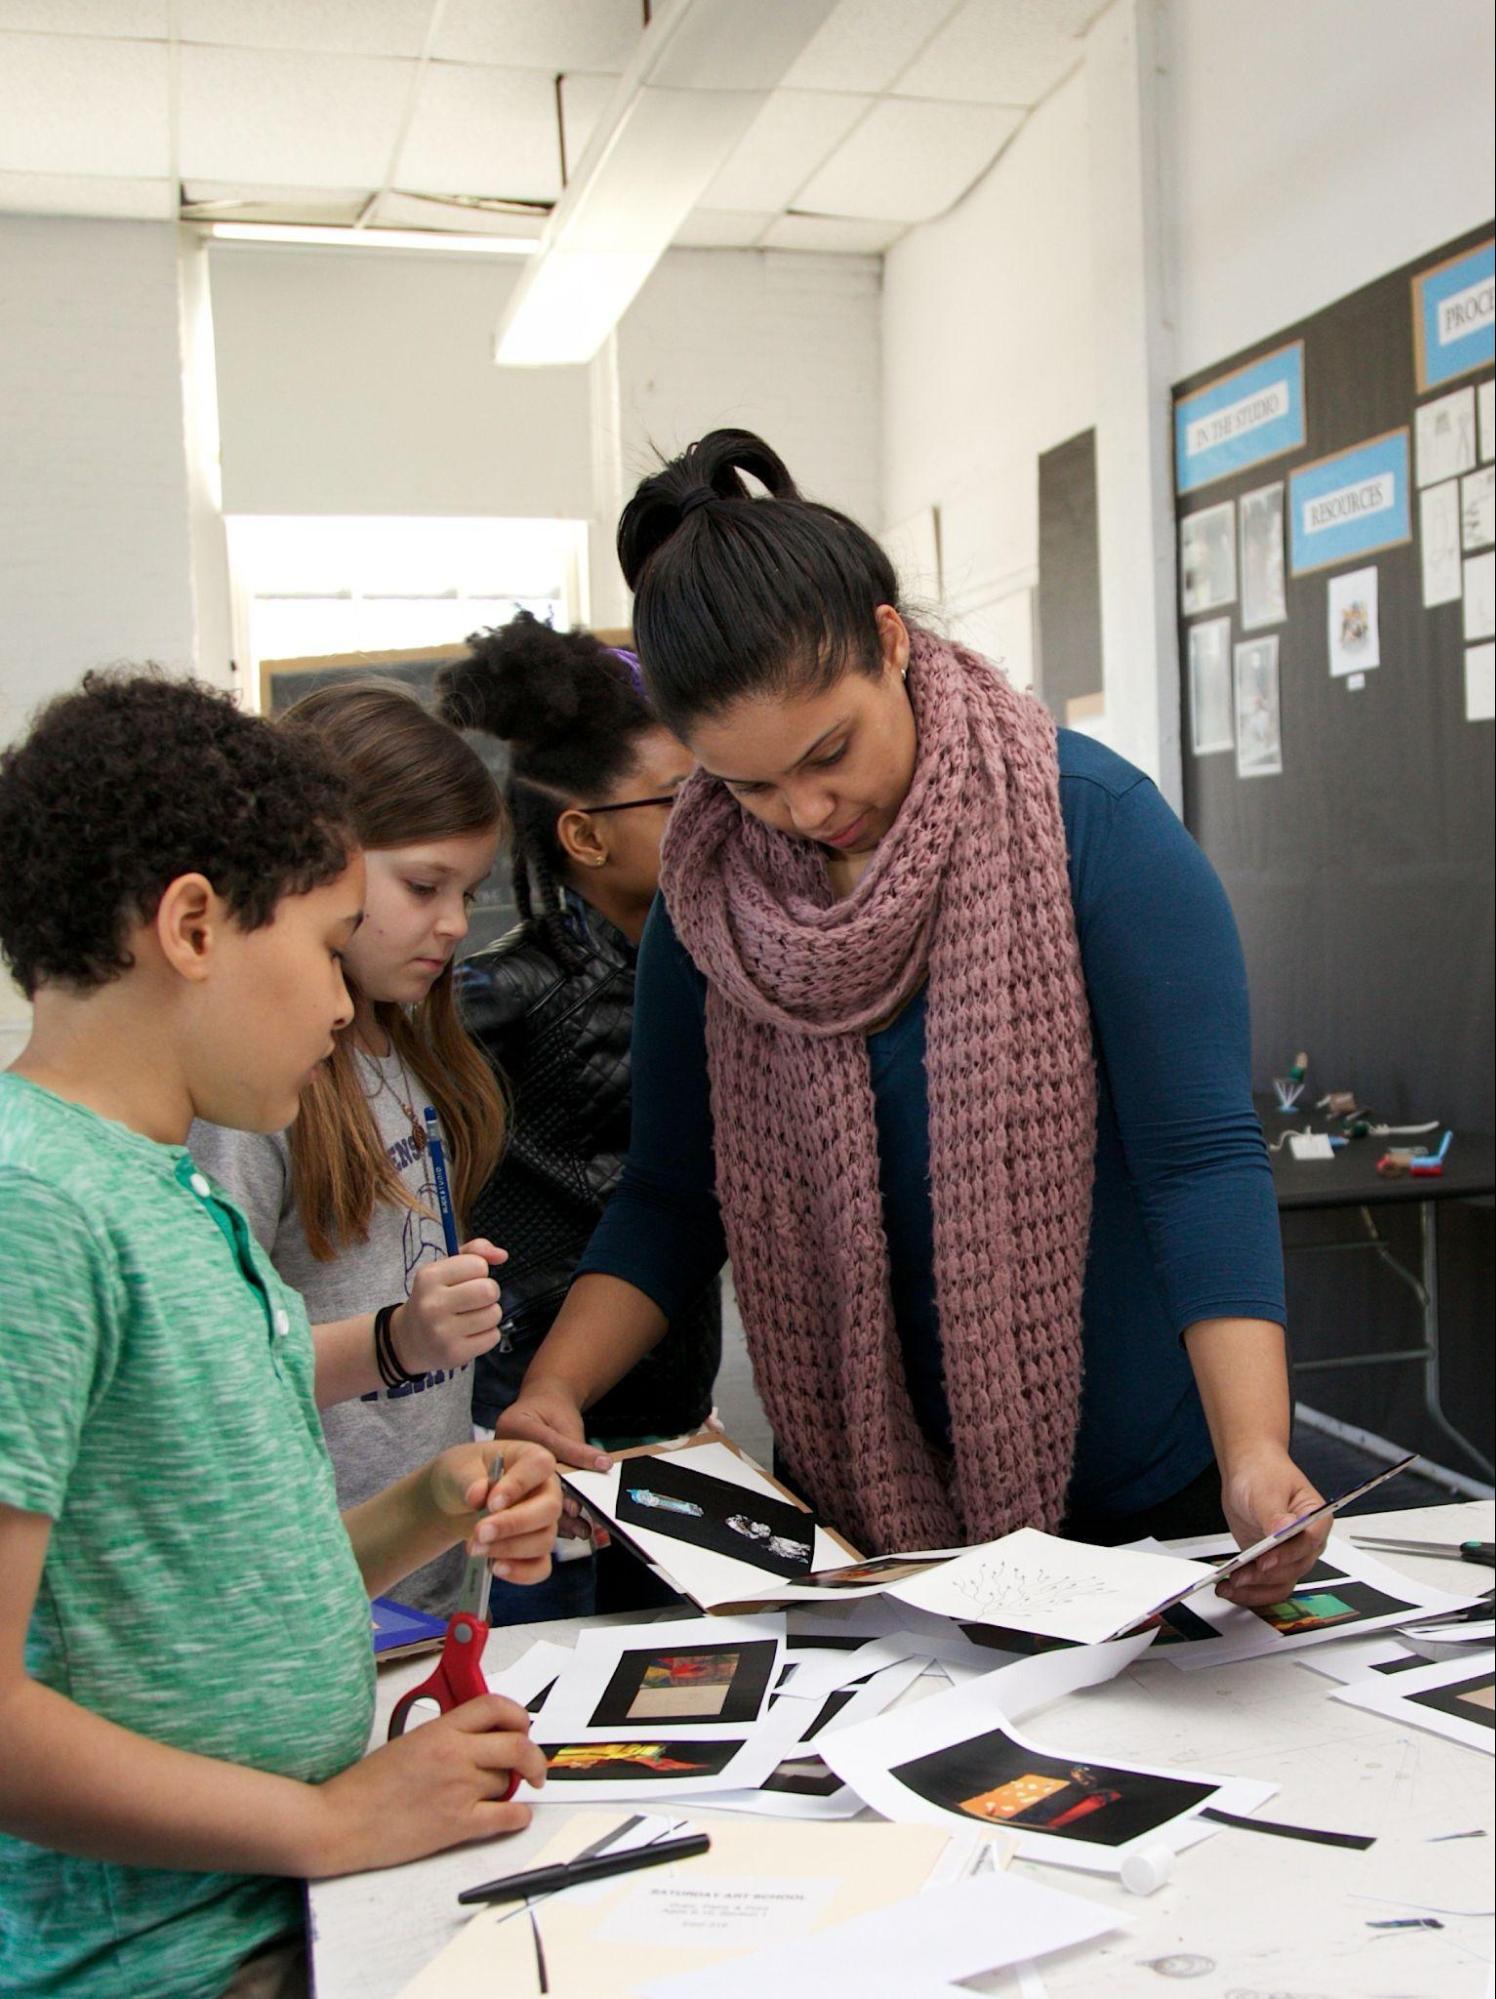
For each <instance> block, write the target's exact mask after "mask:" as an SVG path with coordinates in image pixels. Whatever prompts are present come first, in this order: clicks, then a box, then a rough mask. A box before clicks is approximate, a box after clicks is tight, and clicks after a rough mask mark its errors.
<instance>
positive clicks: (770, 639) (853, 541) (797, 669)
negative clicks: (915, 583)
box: [618, 430, 899, 734]
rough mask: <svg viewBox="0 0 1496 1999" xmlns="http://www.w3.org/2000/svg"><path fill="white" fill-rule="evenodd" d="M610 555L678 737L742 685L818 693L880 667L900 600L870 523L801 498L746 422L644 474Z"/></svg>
mask: <svg viewBox="0 0 1496 1999" xmlns="http://www.w3.org/2000/svg"><path fill="white" fill-rule="evenodd" d="M750 478H751V479H754V480H756V481H757V482H758V484H759V485H760V486H762V487H763V489H764V491H763V494H762V495H761V496H755V495H754V494H752V492H751V491H750V489H749V487H748V485H747V483H746V480H747V479H750ZM618 560H619V562H620V563H621V564H622V567H623V573H624V576H625V578H626V579H627V581H628V584H629V587H630V588H631V589H632V590H633V591H634V593H635V597H634V631H635V634H636V637H637V640H638V645H639V656H640V659H641V660H642V661H643V665H644V675H645V681H646V684H647V686H648V689H649V695H650V699H651V700H652V701H653V703H654V705H655V708H656V709H657V710H658V712H659V714H660V717H661V719H662V720H663V721H664V722H665V723H666V724H667V725H668V726H669V727H670V728H672V729H674V730H676V731H677V733H680V734H684V733H685V732H687V731H688V730H689V728H690V726H691V723H692V722H693V721H695V720H696V719H697V718H699V717H701V716H706V715H713V714H718V713H720V712H721V710H722V709H724V708H726V707H728V706H730V705H731V703H732V702H734V701H737V700H739V699H741V698H742V697H743V696H745V695H752V694H764V693H770V694H783V693H788V692H790V691H796V692H801V691H806V690H819V689H821V688H823V687H829V686H830V685H831V684H832V683H833V682H834V681H835V680H836V679H838V678H839V676H840V675H841V674H843V673H845V672H846V671H847V669H848V668H849V667H855V668H857V669H858V670H859V671H860V672H863V673H868V674H875V673H876V672H877V671H878V666H879V660H880V657H881V654H880V648H879V643H878V625H877V618H876V615H875V614H876V612H877V608H878V606H879V605H880V604H892V605H894V606H895V608H897V605H898V601H899V596H898V579H897V577H896V576H895V575H894V569H893V564H892V563H891V562H890V561H889V559H888V557H887V556H886V555H885V554H884V552H883V550H882V549H881V548H880V547H879V545H878V543H877V542H876V541H874V539H873V537H872V536H871V535H870V534H869V533H868V532H867V530H866V529H865V528H861V527H859V526H858V525H857V523H856V521H854V520H851V519H849V517H848V516H847V515H846V514H841V513H838V512H837V511H836V509H835V508H834V507H824V506H821V505H820V504H819V503H818V502H817V501H815V500H807V499H805V498H804V497H803V496H802V495H801V493H800V491H799V488H798V487H797V486H796V485H795V482H794V480H793V479H792V478H791V477H790V475H789V472H788V471H787V469H786V468H785V465H784V461H783V460H782V459H781V458H780V457H779V456H778V454H777V453H776V452H774V451H772V450H771V449H770V447H769V446H768V445H767V444H765V443H764V441H763V439H762V438H761V437H755V436H754V435H753V433H752V432H751V431H746V430H714V431H711V432H709V433H708V435H707V436H705V437H703V438H702V439H701V440H700V442H699V443H696V444H693V445H690V446H689V447H688V448H687V449H686V450H685V451H683V452H682V453H681V455H680V457H679V458H672V459H671V460H670V462H669V464H668V465H666V466H664V468H663V469H662V470H661V471H659V472H654V473H651V474H650V476H649V477H648V478H647V479H645V480H643V481H641V483H640V485H639V488H638V490H637V492H636V493H635V494H634V497H633V498H632V499H631V500H630V501H629V503H628V505H627V506H626V507H625V508H624V510H623V515H622V518H621V519H620V521H619V523H618Z"/></svg>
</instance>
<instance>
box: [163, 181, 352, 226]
mask: <svg viewBox="0 0 1496 1999" xmlns="http://www.w3.org/2000/svg"><path fill="white" fill-rule="evenodd" d="M373 192H374V190H373V188H371V187H285V186H282V185H281V184H280V183H279V182H278V181H270V182H248V181H215V180H189V181H184V182H183V184H182V197H183V205H184V208H188V209H192V210H193V211H195V213H194V220H196V221H201V222H211V221H213V220H214V219H215V218H216V219H217V220H219V221H222V222H311V223H317V224H321V223H332V224H336V223H343V222H353V221H355V220H356V219H357V218H358V216H359V215H360V214H362V212H363V210H364V208H365V207H366V206H367V204H368V201H369V197H370V196H371V195H372V194H373Z"/></svg>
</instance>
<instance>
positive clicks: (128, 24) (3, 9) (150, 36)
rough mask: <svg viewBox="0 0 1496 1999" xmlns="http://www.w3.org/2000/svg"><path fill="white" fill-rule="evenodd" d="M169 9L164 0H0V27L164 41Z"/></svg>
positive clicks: (39, 32)
mask: <svg viewBox="0 0 1496 1999" xmlns="http://www.w3.org/2000/svg"><path fill="white" fill-rule="evenodd" d="M170 12H171V10H170V7H169V5H168V0H0V29H5V28H23V29H26V30H27V31H28V32H30V33H32V34H44V35H106V36H107V35H122V36H126V37H129V38H132V39H137V40H145V41H165V39H166V37H167V35H168V33H169V32H170V26H171V19H170Z"/></svg>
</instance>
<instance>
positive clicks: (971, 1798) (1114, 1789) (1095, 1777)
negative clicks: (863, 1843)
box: [892, 1728, 1216, 1847]
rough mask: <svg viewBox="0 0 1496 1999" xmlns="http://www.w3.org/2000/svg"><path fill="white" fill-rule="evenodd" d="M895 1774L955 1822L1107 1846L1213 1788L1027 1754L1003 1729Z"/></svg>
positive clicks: (1149, 1828) (1175, 1813) (1184, 1808)
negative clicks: (962, 1820) (974, 1822)
mask: <svg viewBox="0 0 1496 1999" xmlns="http://www.w3.org/2000/svg"><path fill="white" fill-rule="evenodd" d="M892 1774H893V1775H894V1776H895V1777H897V1778H898V1779H899V1781H900V1783H902V1784H907V1785H908V1787H909V1789H910V1790H911V1791H914V1792H915V1793H916V1794H917V1795H918V1796H919V1797H921V1798H924V1799H926V1800H927V1801H928V1802H929V1803H930V1804H932V1805H938V1806H940V1807H941V1809H942V1810H944V1811H948V1812H952V1813H955V1814H956V1815H958V1816H960V1817H965V1818H972V1819H980V1820H981V1821H982V1822H983V1824H985V1825H1002V1826H1008V1827H1010V1828H1011V1829H1012V1830H1013V1831H1014V1832H1039V1833H1043V1834H1044V1835H1045V1837H1046V1838H1051V1839H1072V1840H1076V1841H1079V1842H1081V1843H1083V1844H1086V1845H1090V1846H1107V1847H1117V1846H1126V1845H1127V1843H1128V1842H1129V1841H1130V1840H1134V1839H1137V1838H1139V1837H1140V1836H1141V1835H1142V1834H1144V1833H1150V1832H1156V1831H1157V1830H1158V1828H1159V1827H1160V1826H1164V1825H1167V1824H1169V1822H1170V1821H1171V1820H1172V1819H1176V1818H1178V1817H1179V1816H1180V1814H1181V1813H1183V1812H1188V1811H1192V1810H1193V1809H1194V1808H1195V1806H1196V1805H1200V1804H1203V1803H1204V1802H1205V1800H1206V1799H1207V1798H1210V1797H1212V1796H1213V1795H1214V1793H1215V1788H1216V1787H1215V1786H1214V1785H1213V1784H1199V1783H1191V1782H1190V1781H1188V1780H1187V1779H1185V1778H1182V1777H1155V1776H1151V1775H1149V1774H1147V1773H1145V1772H1143V1771H1139V1770H1123V1769H1117V1768H1114V1767H1112V1766H1110V1765H1107V1764H1104V1763H1075V1762H1071V1761H1069V1760H1068V1759H1067V1758H1065V1757H1060V1756H1047V1755H1044V1754H1042V1753H1041V1752H1040V1751H1038V1750H1034V1749H1025V1748H1024V1747H1023V1745H1022V1744H1021V1743H1017V1742H1014V1741H1013V1739H1012V1738H1011V1736H1008V1735H1006V1734H1004V1732H1003V1731H1002V1730H1001V1729H1000V1728H998V1729H993V1730H992V1731H991V1733H990V1734H987V1735H978V1736H973V1737H972V1738H971V1740H970V1741H968V1742H957V1743H952V1744H951V1745H950V1746H949V1747H948V1748H945V1749H938V1750H936V1751H935V1752H934V1754H933V1755H930V1756H919V1757H916V1758H915V1760H914V1761H913V1762H912V1763H903V1764H900V1765H899V1766H898V1767H897V1768H896V1769H895V1770H894V1771H893V1773H892Z"/></svg>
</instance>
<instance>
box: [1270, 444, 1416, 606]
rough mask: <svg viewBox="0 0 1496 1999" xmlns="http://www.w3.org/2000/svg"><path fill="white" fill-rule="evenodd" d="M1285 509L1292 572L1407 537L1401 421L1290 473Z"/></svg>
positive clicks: (1405, 453) (1405, 458)
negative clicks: (1397, 427)
mask: <svg viewBox="0 0 1496 1999" xmlns="http://www.w3.org/2000/svg"><path fill="white" fill-rule="evenodd" d="M1288 512H1289V517H1290V521H1291V527H1290V530H1289V545H1290V548H1291V550H1292V555H1291V566H1292V569H1293V573H1294V575H1295V576H1302V575H1303V573H1304V571H1305V570H1306V569H1324V568H1327V567H1328V566H1329V565H1330V564H1331V563H1332V562H1347V561H1349V560H1350V559H1351V558H1352V557H1353V556H1357V555H1369V554H1371V552H1372V551H1373V550H1374V549H1378V548H1391V547H1393V546H1394V545H1395V544H1396V543H1398V542H1402V541H1407V540H1408V539H1409V537H1410V535H1411V532H1412V530H1411V527H1410V525H1409V523H1410V512H1409V503H1408V429H1407V425H1406V424H1404V425H1403V427H1402V428H1401V429H1400V430H1389V431H1388V432H1387V433H1386V435H1385V436H1384V437H1373V438H1370V439H1368V441H1367V442H1366V443H1365V444H1356V445H1353V446H1352V447H1351V449H1350V450H1349V451H1337V452H1336V453H1335V454H1334V455H1333V457H1330V458H1318V459H1316V460H1315V462H1314V463H1313V464H1312V465H1305V466H1304V467H1303V468H1302V469H1301V470H1300V471H1298V472H1294V473H1291V474H1290V476H1289V481H1288Z"/></svg>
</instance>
